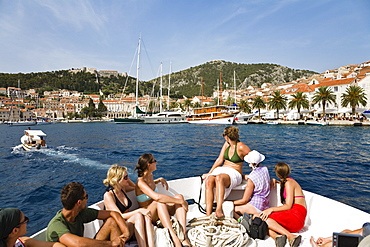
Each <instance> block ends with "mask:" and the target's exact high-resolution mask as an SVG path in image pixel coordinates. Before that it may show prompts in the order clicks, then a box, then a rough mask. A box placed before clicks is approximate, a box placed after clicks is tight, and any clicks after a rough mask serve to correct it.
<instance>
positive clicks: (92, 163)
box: [39, 146, 110, 170]
mask: <svg viewBox="0 0 370 247" xmlns="http://www.w3.org/2000/svg"><path fill="white" fill-rule="evenodd" d="M65 151H78V149H77V148H74V147H66V146H60V147H57V148H55V149H54V148H47V149H41V150H39V152H40V153H43V154H45V155H47V156H51V157H56V158H60V159H62V160H63V162H67V163H77V164H80V165H82V166H87V167H92V168H97V169H103V170H106V169H108V168H109V167H110V165H107V164H103V163H101V162H99V161H96V160H91V159H89V158H84V157H80V156H79V155H78V154H77V153H67V152H65Z"/></svg>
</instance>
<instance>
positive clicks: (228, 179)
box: [202, 126, 251, 217]
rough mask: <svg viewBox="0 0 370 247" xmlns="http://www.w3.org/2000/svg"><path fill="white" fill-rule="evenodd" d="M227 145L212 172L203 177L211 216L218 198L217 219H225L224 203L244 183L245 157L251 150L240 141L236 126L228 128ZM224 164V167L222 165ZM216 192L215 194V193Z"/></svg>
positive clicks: (225, 144)
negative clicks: (232, 191)
mask: <svg viewBox="0 0 370 247" xmlns="http://www.w3.org/2000/svg"><path fill="white" fill-rule="evenodd" d="M223 137H224V138H225V143H224V145H223V146H222V149H221V151H220V154H219V156H218V158H217V160H216V161H215V163H214V164H213V166H212V168H211V170H210V171H209V172H208V173H206V174H203V175H202V178H203V179H205V186H206V213H207V215H211V213H212V210H213V201H214V197H215V196H216V204H217V206H216V211H215V213H216V217H223V216H224V213H223V211H222V203H223V202H224V200H225V199H226V198H227V196H228V195H229V194H230V192H231V190H232V189H233V188H235V187H236V186H238V185H239V184H240V183H241V182H242V168H243V162H244V156H246V155H247V154H248V153H249V152H250V151H251V150H250V149H249V147H248V146H247V145H245V144H244V143H242V142H241V141H239V130H238V128H236V127H234V126H229V127H226V128H225V130H224V133H223ZM222 164H223V165H222ZM213 189H216V190H215V193H214V191H213Z"/></svg>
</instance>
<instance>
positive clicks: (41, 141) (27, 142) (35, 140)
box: [21, 129, 47, 151]
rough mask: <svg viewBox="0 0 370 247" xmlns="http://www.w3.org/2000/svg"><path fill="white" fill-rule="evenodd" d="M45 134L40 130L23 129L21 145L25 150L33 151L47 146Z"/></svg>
mask: <svg viewBox="0 0 370 247" xmlns="http://www.w3.org/2000/svg"><path fill="white" fill-rule="evenodd" d="M45 138H46V134H45V133H44V132H43V131H42V130H30V129H28V130H25V131H24V135H23V136H22V137H21V143H22V147H23V149H24V150H26V151H33V150H39V149H44V148H47V146H46V140H45Z"/></svg>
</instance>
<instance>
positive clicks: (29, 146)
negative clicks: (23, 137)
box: [22, 143, 47, 151]
mask: <svg viewBox="0 0 370 247" xmlns="http://www.w3.org/2000/svg"><path fill="white" fill-rule="evenodd" d="M22 147H23V149H24V150H25V151H36V150H40V149H45V148H47V145H45V146H41V145H40V144H25V143H22Z"/></svg>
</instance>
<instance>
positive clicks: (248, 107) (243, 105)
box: [239, 100, 252, 113]
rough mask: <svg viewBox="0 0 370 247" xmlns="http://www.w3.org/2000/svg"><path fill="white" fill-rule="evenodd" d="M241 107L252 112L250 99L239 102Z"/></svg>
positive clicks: (247, 111)
mask: <svg viewBox="0 0 370 247" xmlns="http://www.w3.org/2000/svg"><path fill="white" fill-rule="evenodd" d="M239 108H240V110H242V111H244V112H246V113H251V111H252V109H251V106H250V105H249V103H248V101H246V100H241V101H240V102H239Z"/></svg>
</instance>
